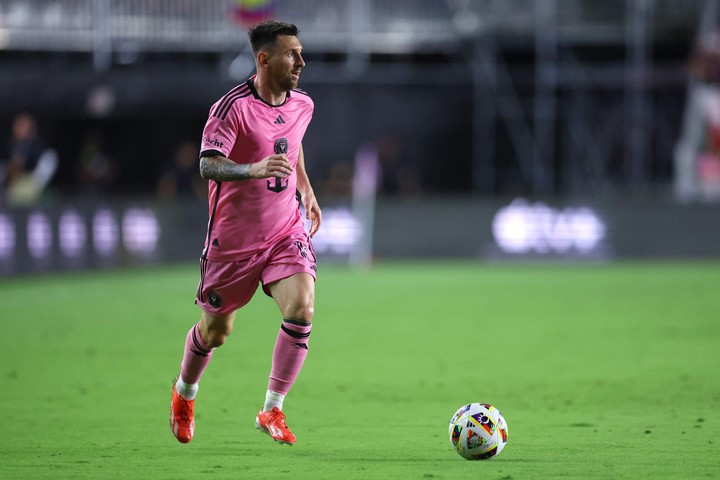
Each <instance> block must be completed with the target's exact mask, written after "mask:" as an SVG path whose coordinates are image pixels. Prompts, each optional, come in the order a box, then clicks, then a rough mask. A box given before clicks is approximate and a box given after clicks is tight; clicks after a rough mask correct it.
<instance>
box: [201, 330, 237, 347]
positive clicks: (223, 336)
mask: <svg viewBox="0 0 720 480" xmlns="http://www.w3.org/2000/svg"><path fill="white" fill-rule="evenodd" d="M231 333H232V326H231V325H214V326H210V327H208V328H207V330H206V331H205V332H203V341H204V342H205V344H206V345H207V346H208V347H209V348H218V347H220V346H222V345H223V344H224V343H225V340H227V337H229V336H230V334H231Z"/></svg>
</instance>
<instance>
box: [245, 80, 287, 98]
mask: <svg viewBox="0 0 720 480" xmlns="http://www.w3.org/2000/svg"><path fill="white" fill-rule="evenodd" d="M253 85H254V86H255V91H256V92H257V93H258V95H259V96H260V98H262V99H263V101H264V102H266V103H269V104H270V105H281V104H282V103H283V102H284V101H285V98H286V97H287V91H286V90H283V89H282V88H280V87H278V86H277V85H273V84H272V83H271V82H268V81H267V80H265V79H261V78H260V76H259V75H256V76H255V79H254V80H253Z"/></svg>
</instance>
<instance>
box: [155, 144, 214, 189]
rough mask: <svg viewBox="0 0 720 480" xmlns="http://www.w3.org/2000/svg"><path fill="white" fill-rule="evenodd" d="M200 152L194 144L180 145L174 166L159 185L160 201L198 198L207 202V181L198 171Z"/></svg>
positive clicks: (176, 151)
mask: <svg viewBox="0 0 720 480" xmlns="http://www.w3.org/2000/svg"><path fill="white" fill-rule="evenodd" d="M198 158H200V151H199V149H198V147H197V146H196V145H195V143H194V142H185V143H182V144H180V145H179V146H178V147H177V149H176V150H175V157H174V160H173V162H172V164H171V165H170V166H169V167H168V168H167V169H166V170H165V171H164V172H163V174H162V175H161V176H160V179H159V180H158V184H157V196H158V198H159V199H160V200H172V199H175V198H197V199H199V200H203V201H207V181H205V180H203V178H202V177H201V176H200V170H199V169H198Z"/></svg>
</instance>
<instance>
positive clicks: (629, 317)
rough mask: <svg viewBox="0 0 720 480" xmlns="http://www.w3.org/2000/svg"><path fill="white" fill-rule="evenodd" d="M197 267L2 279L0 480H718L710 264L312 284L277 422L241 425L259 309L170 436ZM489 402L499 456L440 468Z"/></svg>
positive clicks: (713, 269)
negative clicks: (460, 430) (187, 425)
mask: <svg viewBox="0 0 720 480" xmlns="http://www.w3.org/2000/svg"><path fill="white" fill-rule="evenodd" d="M197 279H198V272H197V268H196V267H195V266H194V265H192V266H179V267H170V268H152V269H143V270H126V271H120V272H108V273H82V274H70V275H52V276H44V277H23V278H19V279H5V280H2V281H0V304H1V305H2V310H1V312H2V313H0V315H1V318H2V336H1V340H0V346H1V347H2V348H0V352H1V353H0V355H1V356H0V360H1V361H0V379H2V394H1V395H0V411H2V415H3V417H2V420H0V432H1V433H2V434H1V435H0V478H2V479H32V478H47V479H59V478H71V479H78V478H152V479H165V478H167V479H186V478H187V479H191V478H210V479H213V478H214V479H220V478H251V479H260V478H268V479H322V478H328V479H330V478H332V479H376V478H377V479H390V478H392V479H405V478H409V479H455V478H482V479H534V478H537V479H548V478H598V479H599V478H602V479H607V478H612V479H616V478H630V479H636V478H663V479H675V478H688V479H698V478H717V477H719V476H720V449H719V447H720V438H719V436H720V373H718V371H719V368H718V367H720V291H719V287H720V264H719V263H712V262H707V263H668V264H657V263H629V264H626V263H617V264H611V265H590V266H579V265H525V266H523V265H514V264H509V265H501V264H490V265H488V264H482V263H472V262H468V263H440V262H434V263H401V264H400V263H398V264H396V263H390V264H382V265H379V266H376V267H375V268H373V269H372V270H369V271H353V270H349V269H347V268H344V267H340V266H325V267H323V268H321V270H320V278H319V280H318V284H317V302H316V317H315V327H314V330H313V335H312V338H311V342H310V355H309V357H308V360H307V362H306V364H305V368H304V370H303V371H302V373H301V375H300V378H299V379H298V382H297V383H296V385H295V387H294V389H293V391H292V392H291V393H290V395H289V397H288V399H287V400H286V402H285V411H286V413H287V414H288V423H289V425H290V426H291V427H292V429H293V431H294V432H295V433H296V434H297V436H298V444H297V445H296V446H294V447H288V446H281V445H276V444H274V443H272V442H271V441H270V439H269V437H267V436H265V435H262V434H260V433H258V432H257V431H256V430H255V428H254V425H253V422H254V418H255V414H256V413H257V410H258V409H259V407H260V406H261V402H262V399H263V398H264V392H265V389H266V386H267V375H268V373H269V368H270V355H271V349H272V345H273V343H274V340H275V336H276V334H277V329H278V327H279V324H280V317H279V315H278V313H277V312H276V307H275V306H274V304H273V302H272V301H271V300H270V299H268V298H266V297H265V296H264V295H261V294H259V295H257V296H256V297H255V299H254V300H253V302H252V303H251V304H250V305H249V306H248V307H247V308H245V309H243V310H242V311H241V312H240V313H239V315H238V318H237V321H236V324H235V332H234V333H233V335H232V336H231V337H230V339H229V342H228V343H227V344H226V345H225V346H223V347H222V348H221V349H220V350H218V351H217V352H216V353H215V356H214V358H213V362H212V363H211V364H210V366H209V368H208V370H207V371H206V373H205V376H204V377H203V380H202V382H201V389H200V393H199V395H198V400H197V404H196V414H197V417H196V420H197V428H196V435H195V438H194V440H193V441H192V443H190V444H189V445H181V444H179V443H178V442H177V441H176V440H175V439H174V438H173V436H172V434H171V433H170V431H169V427H168V408H169V401H170V383H171V381H172V378H173V377H174V375H175V374H176V373H177V371H178V368H179V364H180V359H181V353H182V352H181V350H182V347H183V342H184V338H185V335H186V332H187V330H188V328H189V327H190V326H191V325H192V324H193V323H194V322H196V321H197V319H198V315H199V311H198V309H197V307H196V306H195V305H194V304H193V297H194V292H195V287H196V285H197ZM475 401H477V402H486V403H492V404H494V405H495V406H497V407H498V408H499V409H500V411H501V412H502V413H503V415H504V416H505V418H506V419H507V422H508V425H509V431H510V437H509V442H508V445H507V447H506V448H505V450H504V451H503V452H502V454H501V455H500V456H499V457H497V458H496V459H493V460H491V461H485V462H470V461H466V460H464V459H462V458H461V457H460V456H459V455H457V454H456V453H455V452H454V451H453V450H452V448H451V446H450V443H449V440H448V435H447V427H448V421H449V420H450V417H451V416H452V414H453V413H454V412H455V410H456V409H457V408H458V407H460V406H461V405H463V404H465V403H469V402H475Z"/></svg>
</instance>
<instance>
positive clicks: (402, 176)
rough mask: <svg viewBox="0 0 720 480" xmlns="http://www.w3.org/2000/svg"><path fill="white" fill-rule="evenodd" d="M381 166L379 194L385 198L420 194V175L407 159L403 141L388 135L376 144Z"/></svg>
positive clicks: (394, 135) (392, 134) (390, 134)
mask: <svg viewBox="0 0 720 480" xmlns="http://www.w3.org/2000/svg"><path fill="white" fill-rule="evenodd" d="M376 148H377V155H378V162H379V164H380V182H379V185H378V193H379V194H381V195H385V196H409V195H417V194H418V193H420V190H421V188H420V175H419V174H418V171H417V168H416V167H415V165H414V164H412V163H411V162H409V161H408V159H407V158H406V157H405V151H404V149H403V143H402V139H401V137H400V136H399V135H397V134H394V133H388V134H386V135H383V136H382V137H380V138H379V139H378V141H377V142H376Z"/></svg>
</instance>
